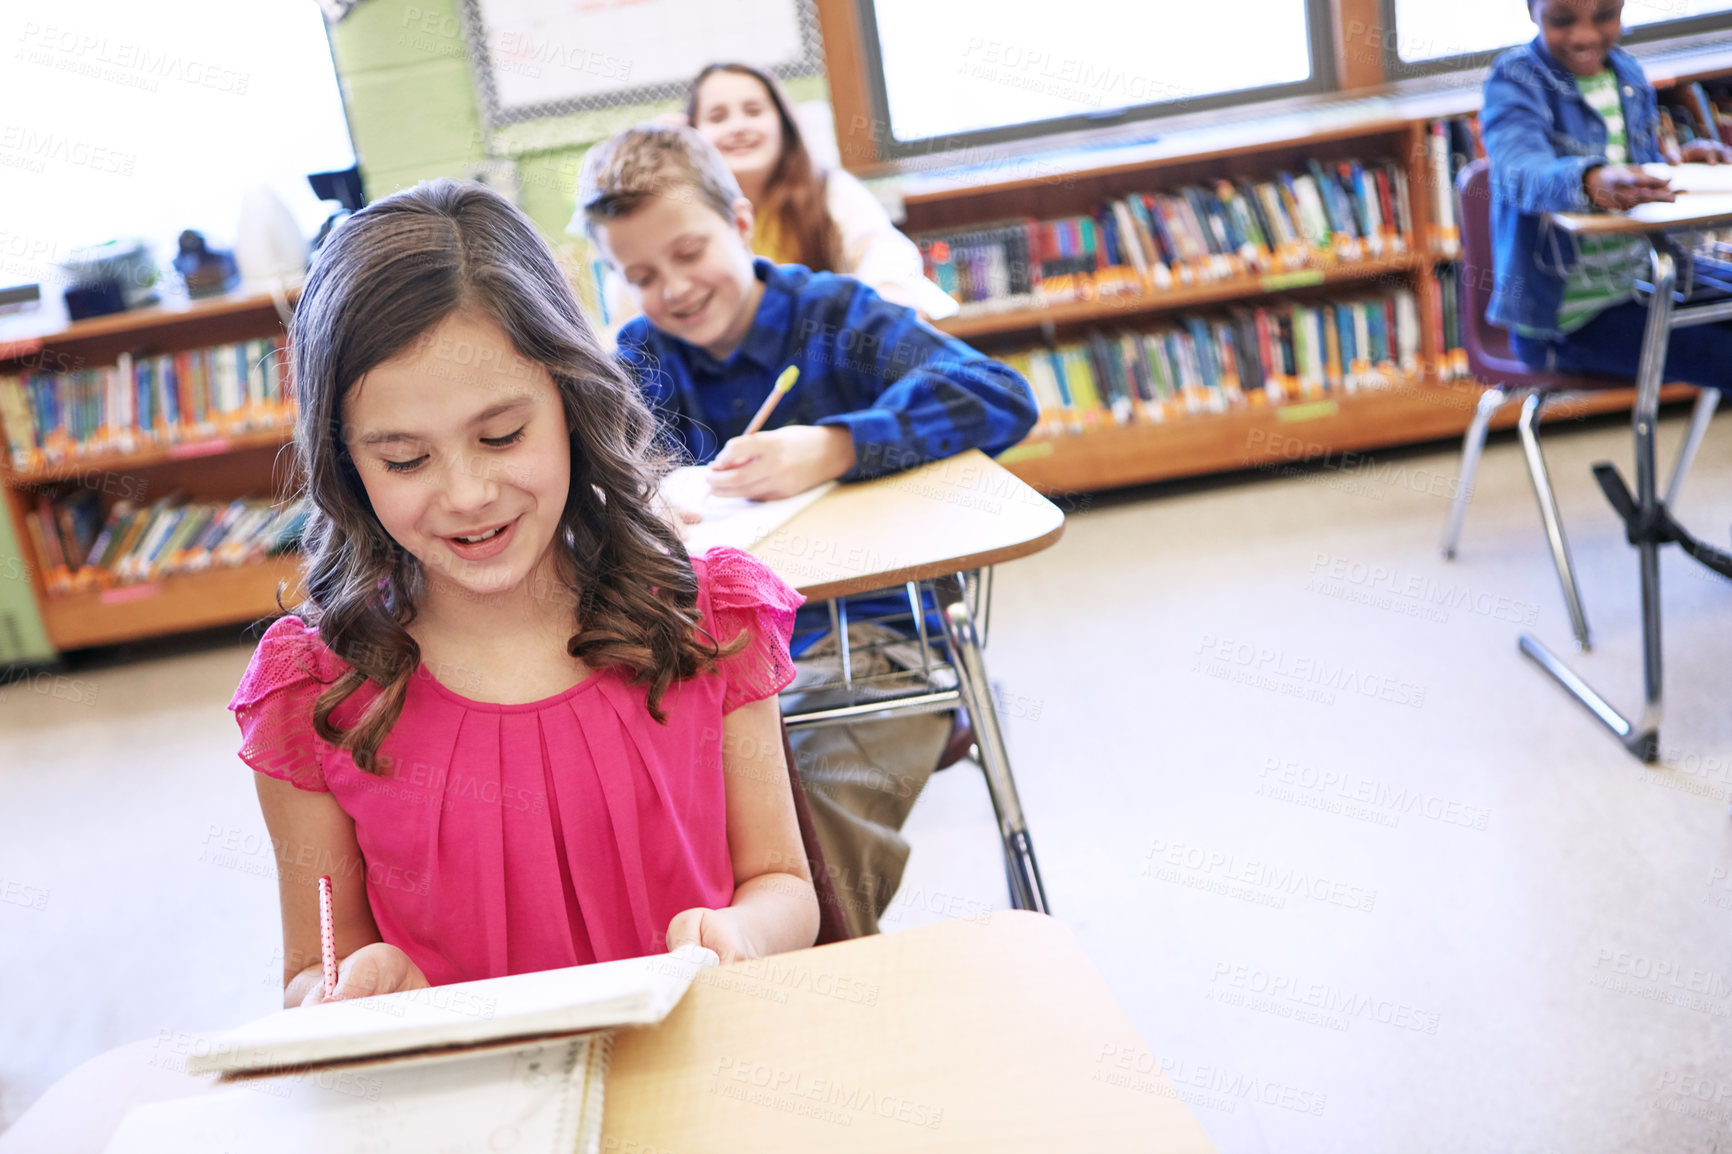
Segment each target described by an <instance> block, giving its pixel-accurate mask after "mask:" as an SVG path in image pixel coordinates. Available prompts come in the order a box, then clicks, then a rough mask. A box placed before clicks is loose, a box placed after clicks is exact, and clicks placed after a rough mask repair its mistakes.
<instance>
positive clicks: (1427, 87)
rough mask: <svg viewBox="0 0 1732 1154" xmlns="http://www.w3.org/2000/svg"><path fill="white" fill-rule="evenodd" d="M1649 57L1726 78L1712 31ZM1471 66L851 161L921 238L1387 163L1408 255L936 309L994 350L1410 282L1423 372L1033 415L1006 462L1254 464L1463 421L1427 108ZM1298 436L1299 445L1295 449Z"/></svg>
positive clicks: (1418, 439) (1197, 470)
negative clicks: (1037, 418) (1266, 102)
mask: <svg viewBox="0 0 1732 1154" xmlns="http://www.w3.org/2000/svg"><path fill="white" fill-rule="evenodd" d="M1648 67H1649V71H1650V75H1651V76H1652V77H1653V79H1654V81H1655V83H1656V85H1657V86H1659V87H1660V88H1661V90H1662V103H1665V102H1666V95H1665V90H1666V88H1667V87H1668V86H1670V85H1673V84H1681V83H1686V82H1689V81H1694V80H1710V81H1711V80H1715V79H1722V78H1725V77H1727V76H1728V75H1732V57H1729V56H1728V53H1727V50H1726V48H1725V46H1724V45H1723V44H1719V45H1712V46H1710V47H1709V48H1707V49H1704V50H1702V51H1700V52H1696V53H1695V54H1691V53H1688V52H1686V53H1682V54H1679V53H1674V54H1672V55H1670V56H1668V57H1665V58H1662V59H1657V60H1655V61H1651V62H1649V64H1648ZM1480 79H1481V77H1479V76H1475V77H1471V78H1461V77H1457V78H1455V82H1454V83H1453V84H1444V83H1440V82H1438V81H1435V80H1434V81H1430V82H1427V83H1424V84H1413V83H1408V84H1404V85H1390V86H1384V87H1380V88H1376V89H1372V90H1369V92H1365V91H1362V92H1359V93H1355V94H1353V95H1351V96H1342V95H1336V96H1333V97H1328V98H1301V99H1298V100H1294V101H1288V102H1283V104H1282V106H1280V107H1278V108H1272V109H1270V110H1268V114H1267V115H1262V114H1259V115H1257V116H1255V117H1249V116H1246V117H1242V118H1239V119H1234V120H1228V119H1227V116H1226V115H1225V114H1216V115H1215V116H1214V117H1212V118H1211V117H1208V116H1196V117H1185V118H1175V121H1174V122H1173V124H1172V126H1171V127H1172V129H1173V130H1172V131H1163V129H1164V128H1165V127H1167V126H1165V125H1145V126H1144V127H1143V129H1142V132H1143V133H1144V134H1145V136H1146V134H1147V133H1149V132H1155V131H1159V132H1161V135H1160V136H1158V137H1156V138H1155V139H1152V140H1150V139H1137V138H1135V137H1134V136H1127V135H1126V134H1124V133H1122V132H1121V133H1120V134H1119V139H1117V140H1114V139H1113V138H1112V137H1111V136H1101V137H1091V136H1089V135H1088V134H1074V135H1072V136H1070V137H1066V138H1060V139H1057V140H1054V141H1052V142H1051V143H1050V148H1051V151H1050V152H1048V153H1046V154H1045V155H1038V154H1037V155H1030V156H1027V157H1025V158H1022V159H1021V161H1020V162H1019V163H1015V164H1012V163H1009V162H1008V161H1007V160H1006V161H1003V162H1000V163H994V162H993V161H992V158H988V162H987V163H985V164H981V163H978V162H979V159H980V157H979V155H978V150H977V152H976V154H975V155H973V156H970V157H968V158H967V159H968V161H969V163H967V164H958V165H956V166H955V167H947V165H946V163H945V158H944V157H942V156H931V157H923V158H918V159H916V160H912V161H902V162H892V163H888V164H881V165H876V166H870V165H869V166H864V167H862V169H861V171H860V175H861V176H863V177H865V178H867V179H868V180H875V181H883V182H887V183H888V184H889V186H890V187H891V188H892V189H893V190H894V191H893V193H892V195H893V197H894V199H896V200H898V201H900V203H901V205H902V207H903V212H904V219H903V221H902V224H901V227H902V228H903V229H904V231H906V232H907V233H908V234H910V235H911V236H913V237H915V238H916V239H919V238H921V237H922V236H923V235H933V234H944V233H955V232H963V231H966V230H968V229H971V228H985V227H989V226H991V225H993V224H998V223H1001V222H1005V221H1015V220H1019V219H1032V220H1039V221H1045V220H1051V219H1055V218H1063V217H1068V216H1074V215H1083V214H1090V213H1093V212H1094V211H1095V210H1096V209H1097V208H1098V207H1099V206H1100V205H1102V204H1103V203H1105V202H1108V201H1111V200H1114V199H1117V198H1122V197H1125V196H1128V195H1135V194H1142V193H1153V192H1161V191H1168V190H1174V189H1178V188H1180V187H1182V186H1185V185H1205V184H1207V185H1212V184H1213V183H1214V182H1215V181H1216V180H1219V179H1221V178H1226V179H1229V180H1241V179H1242V180H1250V181H1259V180H1268V179H1269V178H1270V176H1271V175H1272V174H1273V173H1275V172H1277V171H1280V170H1286V171H1291V172H1302V171H1303V170H1304V168H1305V165H1306V162H1307V161H1308V160H1310V159H1313V158H1315V159H1318V160H1320V161H1322V162H1323V163H1324V164H1325V166H1328V165H1329V164H1331V163H1333V162H1337V161H1341V160H1347V159H1358V160H1363V161H1366V162H1367V163H1369V162H1372V161H1392V162H1394V163H1395V164H1396V165H1398V166H1400V168H1401V169H1402V170H1403V171H1404V173H1405V176H1406V181H1407V186H1408V189H1409V195H1410V209H1411V216H1412V237H1411V241H1412V243H1411V247H1410V248H1409V250H1408V251H1407V252H1404V253H1398V254H1391V253H1387V252H1386V253H1385V254H1383V255H1382V256H1380V257H1377V258H1374V259H1362V260H1358V261H1353V262H1334V263H1331V264H1328V265H1327V266H1325V267H1318V268H1315V269H1310V270H1306V271H1307V272H1309V274H1310V275H1309V276H1306V275H1303V274H1301V275H1295V274H1293V273H1291V272H1287V271H1281V272H1277V273H1274V274H1273V275H1263V276H1241V277H1237V278H1234V279H1230V280H1221V281H1214V282H1207V283H1198V284H1191V285H1183V286H1178V285H1175V286H1174V287H1172V288H1169V289H1165V290H1152V291H1151V289H1152V286H1151V285H1150V284H1149V283H1148V281H1147V280H1146V278H1145V279H1144V280H1143V282H1142V289H1143V291H1140V292H1132V293H1127V294H1124V295H1119V296H1111V297H1107V296H1103V297H1101V298H1099V299H1092V300H1071V301H1061V302H1052V303H1047V304H1044V305H1042V304H1036V305H1033V306H1032V307H1029V306H1021V307H1005V308H1001V309H992V308H986V309H979V308H975V309H973V310H971V309H970V308H969V307H965V308H964V311H963V312H962V314H960V315H958V316H955V317H951V318H948V319H946V320H943V321H940V322H938V327H939V328H941V329H943V330H944V331H946V332H949V333H951V334H953V335H955V336H958V337H961V338H963V339H965V340H967V341H969V342H970V343H971V344H974V345H976V346H977V347H979V348H981V349H982V350H983V351H985V352H988V353H989V354H992V355H1000V356H1002V355H1006V354H1010V353H1013V352H1016V351H1018V350H1027V349H1030V348H1037V347H1047V348H1052V347H1055V346H1056V345H1058V344H1059V343H1060V342H1062V341H1065V340H1073V339H1076V338H1078V337H1080V336H1082V335H1083V334H1085V333H1086V332H1088V331H1089V330H1097V331H1103V332H1112V331H1119V330H1137V329H1146V328H1148V327H1149V326H1151V325H1155V324H1162V323H1166V322H1170V321H1171V320H1173V319H1174V318H1177V317H1179V316H1180V315H1181V314H1196V315H1203V316H1211V315H1219V314H1220V313H1221V311H1222V310H1225V309H1229V308H1237V307H1241V306H1244V307H1254V306H1256V305H1258V304H1259V303H1262V302H1270V301H1288V300H1299V301H1310V300H1320V299H1335V298H1347V297H1351V296H1352V295H1354V294H1355V293H1356V292H1365V291H1376V290H1377V289H1379V288H1389V287H1391V286H1399V287H1401V288H1405V289H1406V290H1408V291H1410V292H1412V294H1413V296H1414V298H1415V299H1416V301H1417V303H1418V309H1419V314H1420V318H1421V355H1420V364H1421V366H1422V368H1421V370H1420V371H1418V372H1415V373H1408V374H1404V375H1402V376H1400V377H1399V378H1398V379H1396V380H1394V381H1393V382H1392V384H1391V385H1390V386H1388V387H1382V388H1371V389H1360V390H1358V391H1354V392H1344V393H1336V394H1334V395H1330V396H1327V397H1319V398H1307V399H1303V400H1293V401H1289V402H1288V403H1286V404H1261V403H1256V404H1250V405H1247V406H1245V407H1242V408H1236V409H1233V410H1231V411H1228V412H1222V413H1206V412H1205V413H1195V414H1191V415H1183V416H1180V417H1178V418H1177V419H1167V420H1162V421H1158V422H1156V421H1144V420H1141V419H1136V420H1132V421H1131V422H1129V423H1126V424H1117V423H1115V422H1113V421H1112V420H1110V419H1109V420H1102V421H1098V422H1095V423H1094V424H1092V425H1090V426H1089V427H1088V428H1085V429H1083V430H1082V431H1069V430H1052V429H1048V428H1045V427H1043V428H1040V429H1037V431H1036V433H1035V434H1034V435H1033V436H1031V437H1030V438H1029V440H1027V441H1025V442H1024V443H1022V444H1021V445H1018V446H1015V447H1014V448H1012V449H1011V450H1010V451H1009V452H1008V453H1007V454H1006V455H1005V456H1004V457H1003V458H1002V462H1003V463H1004V464H1005V465H1006V467H1008V468H1009V469H1010V470H1011V471H1012V472H1014V473H1016V474H1017V475H1018V476H1019V477H1021V478H1022V479H1023V480H1024V481H1026V482H1027V483H1029V484H1031V485H1033V486H1035V487H1036V488H1039V489H1042V490H1043V491H1046V492H1049V493H1052V492H1079V491H1089V490H1096V489H1104V488H1114V487H1120V486H1128V485H1135V484H1141V483H1145V482H1151V481H1160V480H1169V479H1174V478H1179V477H1186V476H1197V475H1204V474H1210V473H1221V472H1232V471H1239V470H1247V469H1266V468H1268V467H1269V466H1270V465H1271V464H1288V463H1290V464H1298V463H1300V462H1301V461H1304V460H1307V459H1310V460H1316V459H1319V458H1323V459H1327V458H1328V457H1329V456H1330V455H1331V454H1340V453H1355V452H1361V451H1365V450H1370V449H1378V448H1389V447H1395V446H1400V445H1408V444H1417V443H1422V442H1427V441H1437V440H1442V439H1447V438H1453V437H1459V436H1460V435H1461V434H1462V433H1463V432H1465V431H1466V429H1467V426H1468V424H1469V422H1470V421H1471V419H1472V417H1473V413H1474V408H1475V403H1476V401H1477V398H1478V394H1479V392H1480V391H1481V385H1480V383H1477V382H1472V381H1466V380H1460V379H1457V380H1450V379H1447V378H1446V374H1443V373H1440V372H1439V370H1438V367H1437V366H1438V365H1439V364H1440V360H1441V359H1442V357H1443V354H1444V353H1445V350H1444V349H1443V348H1442V347H1440V346H1441V343H1442V342H1441V333H1440V329H1439V327H1438V326H1436V325H1434V323H1433V322H1432V320H1431V318H1432V317H1434V316H1435V315H1437V313H1438V312H1439V311H1440V309H1441V306H1442V303H1443V302H1442V300H1441V292H1442V290H1441V289H1440V286H1439V282H1438V280H1437V278H1436V276H1435V275H1434V270H1436V269H1437V268H1438V267H1439V266H1441V265H1445V264H1447V263H1449V262H1450V261H1452V260H1454V259H1455V253H1454V252H1453V251H1452V250H1451V249H1450V248H1449V247H1448V240H1447V235H1446V234H1445V233H1441V232H1440V231H1439V230H1438V228H1437V225H1438V224H1439V222H1438V221H1437V220H1436V219H1435V213H1434V204H1435V201H1434V197H1435V195H1436V192H1437V190H1438V187H1439V181H1438V180H1437V179H1436V178H1435V177H1434V176H1433V175H1432V173H1433V171H1434V170H1433V167H1432V164H1433V162H1432V158H1431V155H1430V153H1429V151H1428V138H1429V135H1430V128H1431V125H1432V123H1433V122H1434V121H1437V120H1440V119H1448V118H1453V117H1459V116H1463V115H1467V114H1471V113H1476V112H1477V111H1478V107H1479V102H1480V91H1479V84H1480ZM1464 81H1465V82H1464ZM1260 112H1261V110H1260ZM1693 391H1694V390H1691V389H1688V388H1687V387H1684V386H1677V387H1674V388H1671V389H1669V390H1668V391H1667V394H1666V396H1667V399H1682V398H1685V397H1688V396H1690V395H1692V393H1693ZM1632 398H1633V393H1632V392H1629V391H1625V390H1616V391H1612V392H1608V393H1605V394H1603V395H1600V396H1596V397H1594V398H1592V399H1590V400H1588V401H1585V402H1582V403H1581V404H1579V405H1575V406H1572V407H1570V408H1568V409H1567V410H1566V409H1564V408H1563V407H1560V408H1559V409H1557V410H1556V411H1555V412H1548V415H1547V420H1548V421H1559V420H1570V419H1580V418H1581V417H1583V416H1585V415H1589V414H1597V413H1610V412H1616V411H1620V410H1627V409H1628V407H1629V405H1630V404H1631V402H1632ZM1259 400H1260V398H1259ZM1515 419H1516V414H1515V413H1514V411H1513V410H1511V411H1508V412H1506V413H1504V414H1501V415H1500V418H1499V419H1498V420H1497V421H1495V422H1494V427H1499V428H1503V427H1510V426H1513V424H1514V422H1515ZM1295 447H1297V448H1298V450H1299V455H1298V456H1294V455H1293V453H1294V450H1295Z"/></svg>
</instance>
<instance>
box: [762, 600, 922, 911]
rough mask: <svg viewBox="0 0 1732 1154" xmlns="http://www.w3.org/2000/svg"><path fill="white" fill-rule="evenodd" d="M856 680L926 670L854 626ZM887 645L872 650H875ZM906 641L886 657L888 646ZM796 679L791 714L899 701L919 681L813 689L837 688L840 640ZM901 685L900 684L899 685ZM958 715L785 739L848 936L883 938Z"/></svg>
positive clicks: (910, 645) (848, 726) (881, 633)
mask: <svg viewBox="0 0 1732 1154" xmlns="http://www.w3.org/2000/svg"><path fill="white" fill-rule="evenodd" d="M848 637H849V640H850V646H851V650H852V661H851V665H852V670H853V675H854V677H855V678H866V677H873V676H878V675H882V674H889V673H894V672H896V671H897V670H899V669H906V668H909V667H910V666H918V664H919V660H920V658H919V644H920V643H919V642H918V641H910V640H908V639H906V638H904V637H902V635H901V634H898V633H896V632H895V631H893V630H891V629H888V628H885V627H884V626H882V625H874V624H869V623H867V624H853V625H850V626H849V629H848ZM875 642H877V643H881V647H879V648H874V649H872V650H865V649H863V648H862V647H863V646H866V645H870V644H873V643H875ZM892 642H899V643H900V644H895V645H893V646H891V647H890V651H889V652H888V653H887V652H885V648H883V647H882V644H883V643H892ZM798 669H799V672H798V673H797V674H796V675H795V677H794V682H793V684H792V685H791V686H789V688H788V690H787V692H786V695H785V696H784V698H783V701H782V708H783V712H784V713H792V712H797V711H804V710H810V709H824V708H830V707H833V706H837V705H844V704H850V703H852V702H858V701H862V700H871V699H873V698H874V697H877V698H884V697H891V696H900V695H901V694H902V693H906V692H908V691H909V690H910V689H911V688H913V684H912V683H913V679H912V678H910V679H906V682H907V683H905V684H891V685H888V686H884V687H880V688H876V689H862V688H856V689H854V690H852V691H851V692H850V691H846V690H842V689H839V688H825V689H813V688H810V687H811V686H813V685H815V684H820V683H830V682H836V681H840V680H841V677H842V659H841V656H840V654H838V653H837V651H836V639H835V637H834V635H832V636H829V637H825V638H824V639H823V640H821V641H819V642H818V643H817V644H816V645H814V646H813V647H812V648H811V649H810V650H808V651H807V653H806V655H805V656H803V657H801V658H800V660H799V662H798ZM899 680H902V679H899ZM951 718H952V714H951V713H950V712H949V711H946V712H942V713H922V714H916V715H915V716H912V717H891V718H874V717H871V716H868V717H866V718H864V719H862V720H859V721H849V722H841V723H837V724H834V725H818V726H812V727H810V728H801V729H792V730H789V732H788V742H789V744H790V745H791V746H792V747H793V750H794V767H795V769H796V770H798V771H799V774H800V781H801V782H802V783H803V784H804V785H805V787H806V800H807V803H808V805H809V807H810V809H811V811H812V824H813V826H814V827H815V828H816V830H817V833H818V843H819V845H820V846H822V847H823V850H824V858H825V865H826V866H827V868H828V870H829V873H830V878H831V883H832V885H833V886H834V887H835V890H836V898H837V900H838V902H840V903H841V906H842V913H843V918H844V920H845V921H846V922H847V925H848V933H849V936H851V937H861V936H863V935H866V934H875V933H877V932H878V919H879V917H880V916H882V915H883V913H884V911H885V909H886V908H888V906H889V905H890V899H891V898H892V897H894V896H895V894H896V887H897V886H898V885H900V884H901V882H902V870H903V867H904V866H905V865H906V864H907V862H908V843H907V841H905V840H903V837H902V833H901V830H902V823H903V822H904V821H906V820H907V819H908V811H909V810H911V809H913V808H914V801H915V799H916V798H918V797H919V796H920V791H921V790H922V789H924V788H925V786H926V781H927V779H928V778H930V777H931V776H932V771H933V768H934V767H935V766H936V765H937V764H938V758H939V756H940V755H941V754H942V753H943V752H944V745H945V742H946V741H948V740H949V738H950V727H951Z"/></svg>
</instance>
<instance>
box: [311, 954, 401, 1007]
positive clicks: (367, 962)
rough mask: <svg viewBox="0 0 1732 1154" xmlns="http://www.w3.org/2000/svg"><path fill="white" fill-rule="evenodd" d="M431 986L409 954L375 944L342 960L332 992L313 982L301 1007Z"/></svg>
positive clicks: (322, 984) (321, 983)
mask: <svg viewBox="0 0 1732 1154" xmlns="http://www.w3.org/2000/svg"><path fill="white" fill-rule="evenodd" d="M430 984H431V983H429V982H428V981H427V976H426V975H425V974H423V973H422V972H421V967H419V966H417V965H416V964H415V963H414V962H412V961H410V960H409V955H408V954H406V953H404V952H403V951H402V950H400V949H398V948H397V947H396V946H389V945H386V944H385V943H384V942H374V943H373V944H372V945H370V946H362V947H361V948H360V949H358V950H356V951H355V952H354V953H352V954H350V955H349V956H348V957H346V958H344V959H343V961H342V964H341V965H339V966H338V967H337V984H336V989H335V990H334V991H333V992H332V993H329V994H327V993H326V992H325V983H324V982H323V981H317V982H314V983H313V988H312V989H310V990H308V991H307V996H306V997H305V998H302V999H301V1005H303V1006H316V1005H318V1004H319V1003H320V1002H339V1001H343V1000H346V999H348V998H369V997H372V996H373V995H374V994H395V993H397V992H398V991H399V990H424V989H426V988H427V987H428V986H429V985H430Z"/></svg>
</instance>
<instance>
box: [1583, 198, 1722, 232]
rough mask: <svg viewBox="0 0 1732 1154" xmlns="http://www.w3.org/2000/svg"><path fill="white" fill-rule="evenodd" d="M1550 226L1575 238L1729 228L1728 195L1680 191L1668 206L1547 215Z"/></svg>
mask: <svg viewBox="0 0 1732 1154" xmlns="http://www.w3.org/2000/svg"><path fill="white" fill-rule="evenodd" d="M1549 215H1550V217H1551V220H1552V223H1553V224H1555V225H1556V226H1557V227H1558V228H1561V229H1563V230H1564V231H1565V232H1568V233H1573V234H1575V235H1576V236H1646V235H1649V234H1652V233H1657V232H1669V231H1671V230H1672V229H1678V228H1722V227H1725V226H1727V225H1732V193H1724V192H1684V193H1680V194H1679V195H1678V199H1677V200H1674V201H1671V202H1670V203H1667V202H1664V201H1656V202H1654V203H1652V204H1642V205H1637V206H1636V207H1635V208H1633V209H1631V210H1630V211H1629V212H1595V213H1571V212H1554V213H1550V214H1549Z"/></svg>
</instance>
